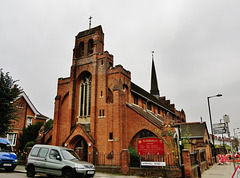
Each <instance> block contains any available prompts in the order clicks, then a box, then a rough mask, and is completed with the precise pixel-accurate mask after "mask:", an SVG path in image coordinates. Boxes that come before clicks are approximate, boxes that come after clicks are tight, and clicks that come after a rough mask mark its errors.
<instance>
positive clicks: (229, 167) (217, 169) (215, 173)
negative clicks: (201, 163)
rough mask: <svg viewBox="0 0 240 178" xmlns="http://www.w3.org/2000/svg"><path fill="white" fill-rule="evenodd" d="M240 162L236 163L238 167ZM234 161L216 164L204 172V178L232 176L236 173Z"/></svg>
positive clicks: (228, 177) (226, 177)
mask: <svg viewBox="0 0 240 178" xmlns="http://www.w3.org/2000/svg"><path fill="white" fill-rule="evenodd" d="M237 166H239V164H237V163H236V168H237ZM234 171H235V170H234V165H233V163H229V162H228V163H227V164H220V165H219V164H214V165H213V166H211V167H210V168H209V169H208V170H206V171H204V172H203V173H202V178H231V177H232V175H233V173H234Z"/></svg>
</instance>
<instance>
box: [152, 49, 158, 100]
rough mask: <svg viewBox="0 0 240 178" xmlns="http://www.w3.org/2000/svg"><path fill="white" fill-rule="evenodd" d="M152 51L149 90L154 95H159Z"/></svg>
mask: <svg viewBox="0 0 240 178" xmlns="http://www.w3.org/2000/svg"><path fill="white" fill-rule="evenodd" d="M153 54H154V51H152V76H151V90H150V93H151V94H152V95H154V96H155V97H159V96H160V95H159V90H158V83H157V75H156V71H155V65H154V59H153Z"/></svg>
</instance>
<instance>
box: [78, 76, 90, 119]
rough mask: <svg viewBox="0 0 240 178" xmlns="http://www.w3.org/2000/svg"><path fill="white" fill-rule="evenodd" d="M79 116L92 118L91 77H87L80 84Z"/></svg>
mask: <svg viewBox="0 0 240 178" xmlns="http://www.w3.org/2000/svg"><path fill="white" fill-rule="evenodd" d="M79 96H80V98H79V101H80V102H79V104H80V108H79V115H80V116H82V117H86V116H90V113H91V77H85V78H84V79H83V80H82V82H81V84H80V95H79Z"/></svg>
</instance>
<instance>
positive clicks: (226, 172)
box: [14, 163, 240, 178]
mask: <svg viewBox="0 0 240 178" xmlns="http://www.w3.org/2000/svg"><path fill="white" fill-rule="evenodd" d="M237 166H240V165H239V164H236V167H237ZM14 172H18V173H26V170H25V166H23V165H18V166H17V167H16V168H15V170H14ZM233 173H234V165H233V163H227V164H221V165H219V164H214V165H213V166H211V167H210V168H209V169H208V170H206V171H204V172H203V173H202V178H231V177H232V175H233ZM94 177H95V178H113V177H114V178H122V177H125V178H139V177H138V176H123V175H112V174H106V173H99V172H97V173H96V174H95V176H94Z"/></svg>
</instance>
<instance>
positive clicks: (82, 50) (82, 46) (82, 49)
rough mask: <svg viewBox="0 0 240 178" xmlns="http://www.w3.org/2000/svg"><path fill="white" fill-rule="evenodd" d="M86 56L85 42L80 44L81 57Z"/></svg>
mask: <svg viewBox="0 0 240 178" xmlns="http://www.w3.org/2000/svg"><path fill="white" fill-rule="evenodd" d="M83 55H84V42H81V43H80V44H79V57H82V56H83Z"/></svg>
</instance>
